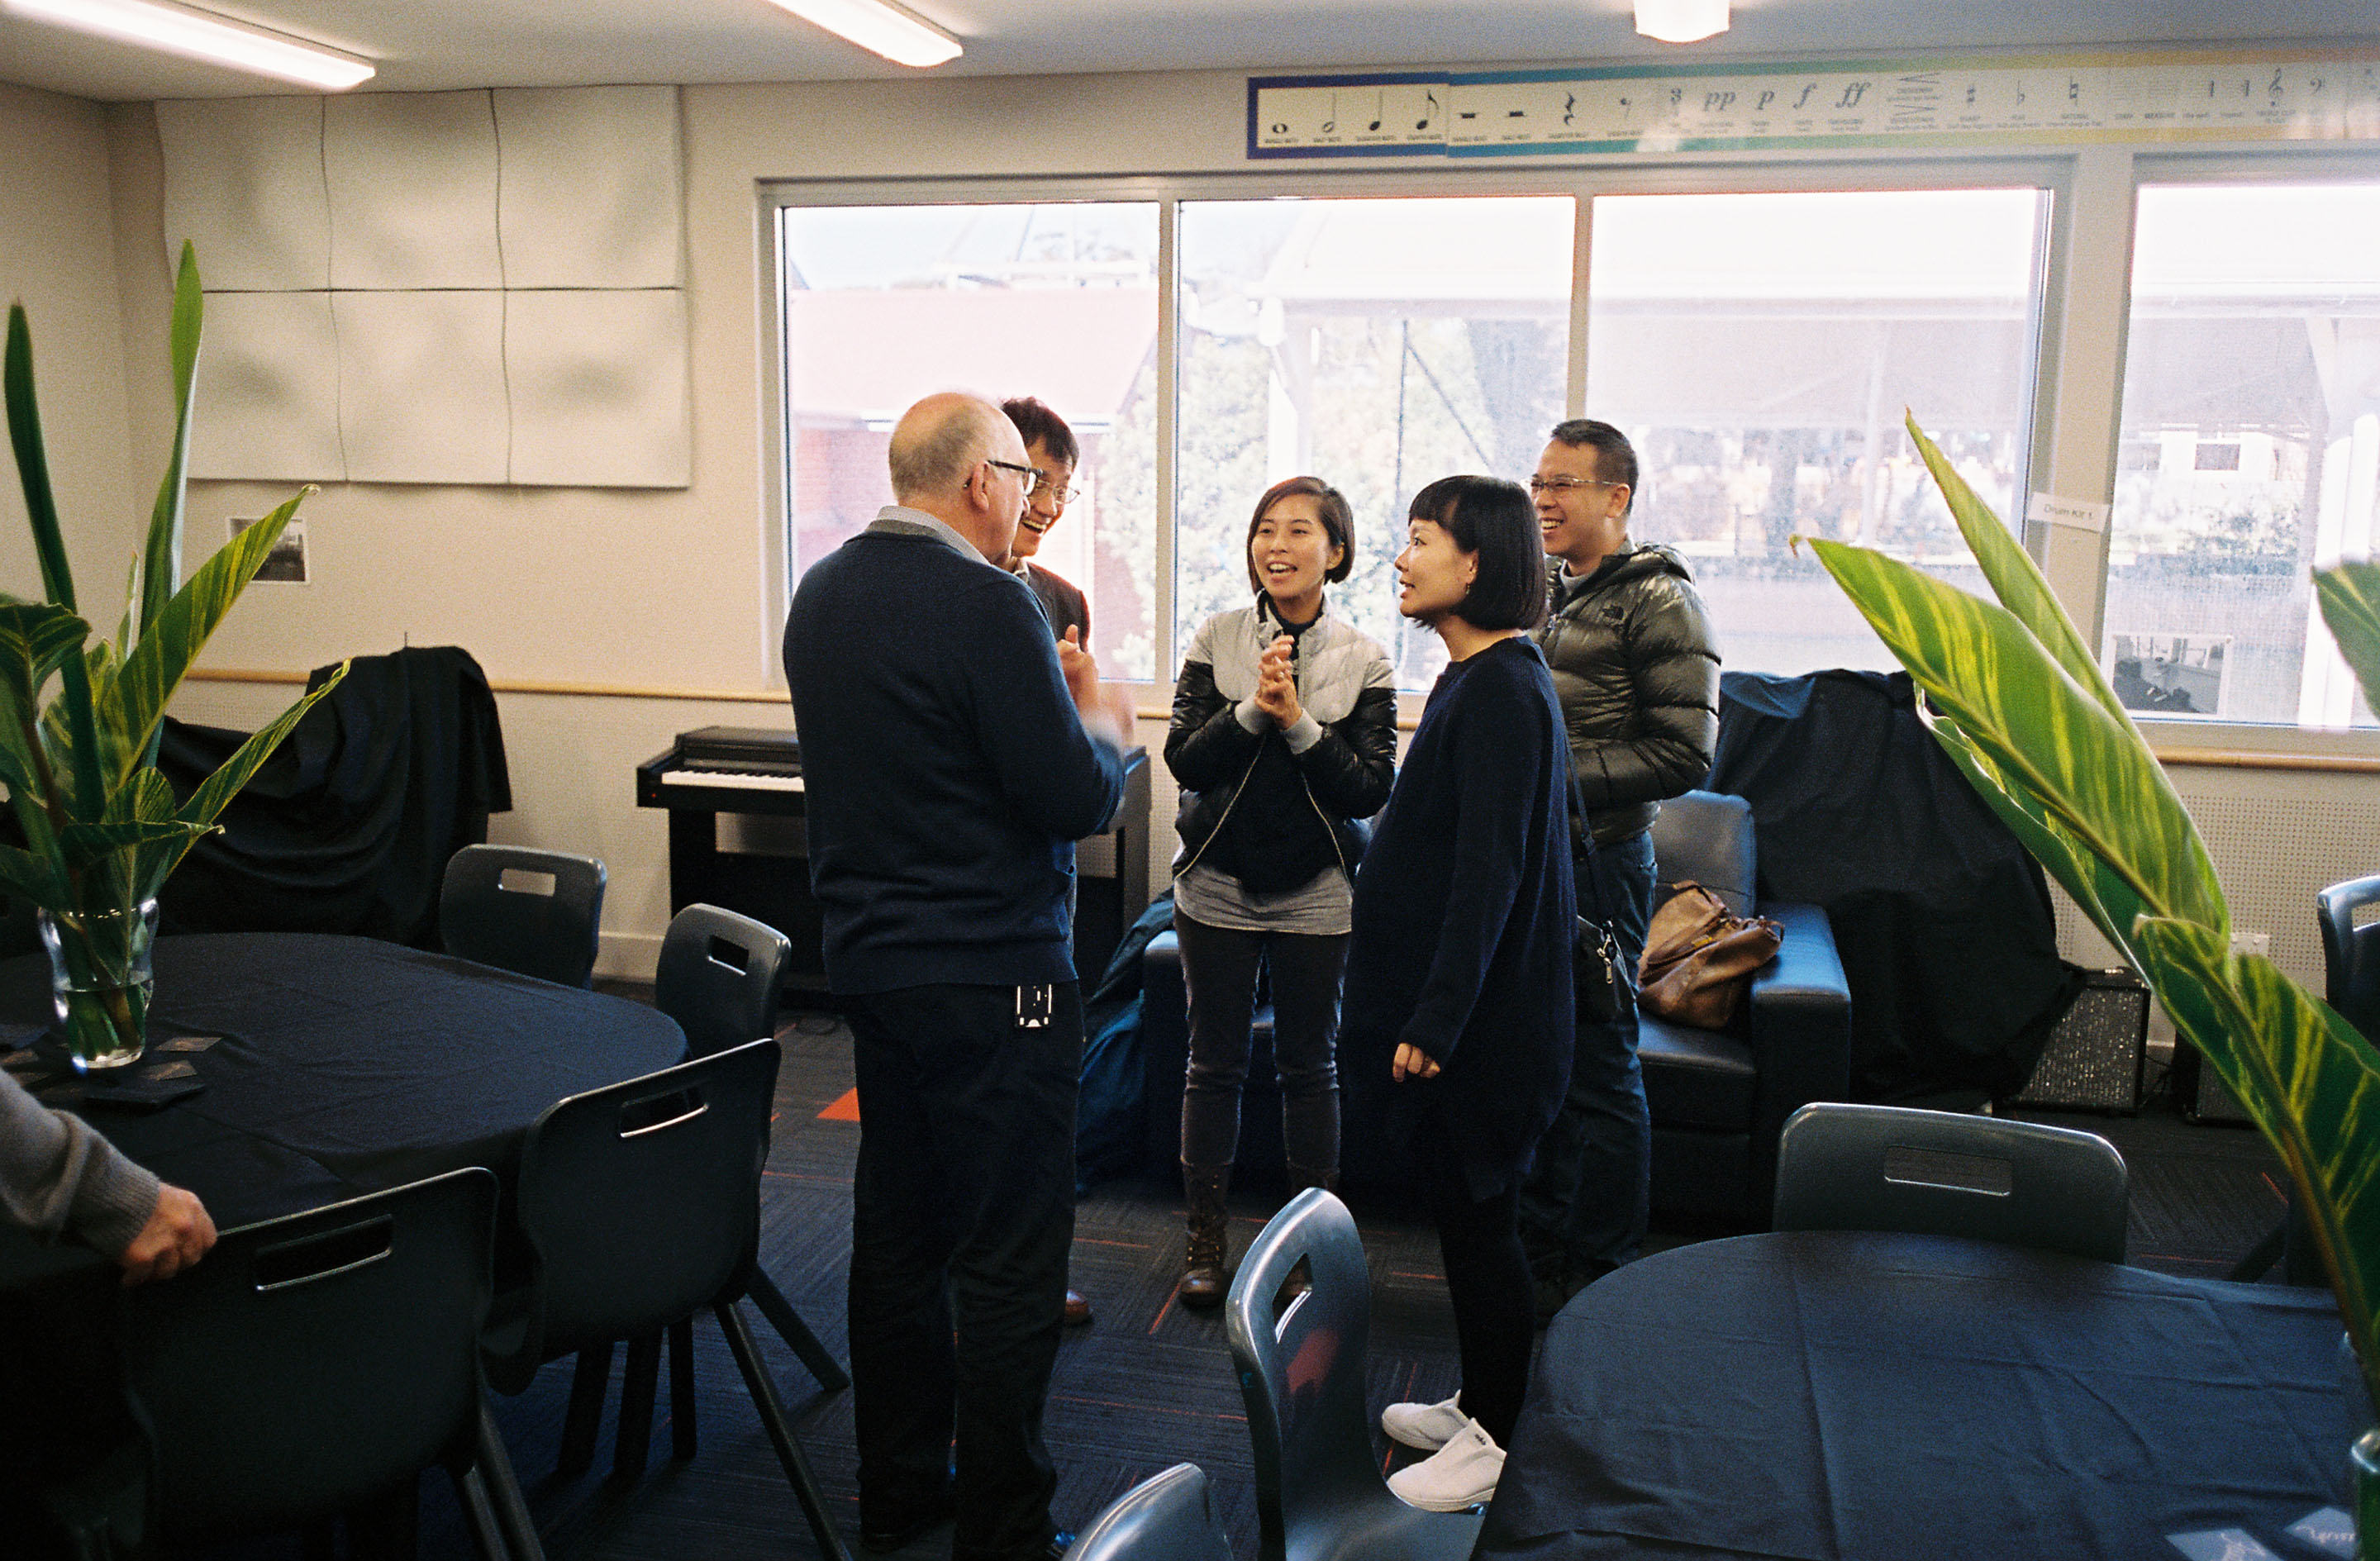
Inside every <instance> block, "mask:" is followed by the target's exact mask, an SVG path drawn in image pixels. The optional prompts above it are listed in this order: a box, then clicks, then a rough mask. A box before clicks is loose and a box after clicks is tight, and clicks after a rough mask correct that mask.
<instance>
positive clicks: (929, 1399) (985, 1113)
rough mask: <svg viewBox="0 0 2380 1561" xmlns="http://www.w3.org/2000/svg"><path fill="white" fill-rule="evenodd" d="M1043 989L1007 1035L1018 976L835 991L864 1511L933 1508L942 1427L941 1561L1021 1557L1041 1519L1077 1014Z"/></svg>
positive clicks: (884, 1521) (1067, 1197)
mask: <svg viewBox="0 0 2380 1561" xmlns="http://www.w3.org/2000/svg"><path fill="white" fill-rule="evenodd" d="M1051 992H1052V994H1053V1000H1052V1002H1051V1005H1050V1007H1051V1014H1050V1023H1049V1024H1048V1025H1047V1026H1045V1027H1042V1028H1039V1029H1023V1028H1019V1027H1018V1025H1017V1023H1016V1007H1017V997H1016V988H1015V987H1014V986H915V987H909V988H907V989H905V990H902V991H897V992H880V993H874V994H871V995H869V996H867V997H858V998H849V999H847V1006H848V1011H849V1015H850V1020H851V1031H852V1054H853V1058H854V1060H855V1061H856V1063H857V1065H858V1074H859V1119H860V1129H859V1160H858V1166H857V1168H856V1171H855V1173H854V1176H853V1181H852V1210H851V1290H850V1330H851V1378H852V1402H853V1410H854V1415H855V1418H856V1422H857V1434H858V1442H859V1504H860V1522H861V1524H862V1526H863V1527H865V1528H870V1529H880V1530H883V1529H897V1528H900V1527H903V1526H905V1524H907V1523H908V1522H910V1521H912V1520H914V1519H916V1517H917V1515H918V1514H919V1513H920V1512H921V1511H924V1510H927V1509H929V1508H930V1507H933V1506H934V1505H936V1504H938V1503H939V1502H941V1499H942V1494H943V1491H944V1489H945V1486H946V1483H947V1482H948V1479H949V1473H948V1470H949V1469H950V1467H951V1449H952V1442H953V1435H955V1438H956V1442H957V1448H958V1487H957V1491H956V1496H957V1506H958V1531H957V1534H956V1536H955V1538H954V1539H953V1543H952V1547H951V1554H952V1555H953V1557H954V1558H955V1561H1007V1558H1009V1557H1013V1556H1021V1555H1029V1554H1032V1553H1034V1552H1036V1551H1037V1550H1038V1549H1039V1548H1040V1547H1041V1546H1043V1545H1045V1544H1047V1543H1048V1542H1049V1539H1050V1534H1051V1533H1052V1532H1054V1531H1055V1530H1054V1525H1052V1523H1051V1522H1050V1493H1051V1492H1052V1491H1053V1490H1055V1489H1056V1486H1057V1476H1056V1474H1055V1473H1054V1471H1053V1470H1051V1468H1050V1454H1049V1450H1048V1449H1047V1448H1046V1447H1045V1446H1043V1445H1042V1440H1041V1413H1042V1406H1043V1401H1044V1400H1045V1399H1046V1398H1047V1397H1048V1395H1049V1391H1050V1368H1051V1366H1052V1364H1053V1363H1054V1362H1055V1361H1056V1360H1057V1355H1058V1329H1059V1326H1060V1320H1061V1316H1062V1313H1063V1311H1064V1304H1065V1299H1066V1254H1067V1249H1068V1247H1069V1246H1070V1245H1071V1243H1072V1242H1073V1240H1074V1233H1075V1089H1076V1081H1077V1079H1078V1077H1079V1075H1080V1072H1081V1069H1082V1054H1083V1007H1082V998H1081V992H1080V989H1079V987H1078V986H1076V985H1075V983H1073V982H1068V983H1066V984H1065V985H1063V986H1056V987H1053V988H1051ZM954 1331H955V1336H956V1337H955V1340H954V1339H953V1332H954Z"/></svg>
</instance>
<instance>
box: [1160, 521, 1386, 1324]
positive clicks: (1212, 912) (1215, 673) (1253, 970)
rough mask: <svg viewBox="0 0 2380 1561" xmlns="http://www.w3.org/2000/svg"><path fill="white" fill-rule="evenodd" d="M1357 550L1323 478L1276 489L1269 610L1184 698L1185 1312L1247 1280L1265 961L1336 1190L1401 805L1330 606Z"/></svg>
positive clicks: (1302, 1172)
mask: <svg viewBox="0 0 2380 1561" xmlns="http://www.w3.org/2000/svg"><path fill="white" fill-rule="evenodd" d="M1247 558H1248V582H1249V584H1250V585H1251V586H1253V587H1255V590H1256V601H1255V604H1254V605H1252V606H1249V607H1243V608H1238V609H1234V610H1233V611H1228V612H1219V613H1217V614H1215V616H1214V617H1212V618H1209V619H1208V620H1207V622H1206V623H1205V624H1203V625H1202V626H1201V627H1200V628H1199V630H1198V634H1197V637H1196V639H1194V640H1193V641H1192V642H1191V645H1190V651H1189V654H1188V655H1187V656H1186V657H1184V659H1183V664H1182V678H1181V681H1180V682H1179V683H1178V684H1176V685H1175V686H1174V690H1173V725H1172V732H1170V733H1169V734H1168V735H1167V737H1166V740H1165V763H1166V766H1167V768H1170V769H1172V771H1173V778H1174V780H1177V781H1179V782H1180V783H1181V786H1182V792H1183V796H1182V805H1181V810H1180V812H1179V814H1178V815H1177V816H1176V827H1177V828H1178V829H1179V830H1180V831H1181V835H1182V850H1181V853H1180V854H1179V855H1177V856H1176V857H1175V858H1174V862H1173V905H1174V910H1173V928H1174V932H1175V934H1176V936H1177V937H1178V938H1180V939H1181V943H1182V977H1183V981H1184V985H1185V986H1188V988H1189V998H1190V1066H1189V1076H1188V1078H1187V1079H1186V1080H1185V1081H1184V1087H1183V1091H1182V1184H1183V1191H1184V1195H1185V1196H1186V1198H1187V1199H1188V1202H1189V1214H1188V1224H1189V1237H1188V1241H1187V1245H1186V1251H1185V1252H1184V1261H1183V1273H1182V1303H1183V1304H1184V1306H1191V1307H1197V1308H1201V1309H1203V1308H1207V1307H1213V1306H1220V1305H1221V1304H1222V1301H1223V1295H1224V1292H1225V1290H1226V1289H1228V1288H1229V1284H1230V1277H1229V1274H1228V1272H1227V1269H1226V1265H1225V1259H1226V1252H1225V1249H1224V1210H1223V1195H1224V1193H1225V1192H1226V1190H1227V1189H1228V1188H1229V1186H1230V1183H1231V1176H1232V1161H1233V1155H1234V1152H1235V1150H1236V1149H1237V1147H1238V1144H1239V1138H1240V1087H1241V1085H1242V1084H1243V1083H1245V1080H1246V1078H1247V1071H1248V1033H1249V1023H1250V1020H1251V1017H1252V1014H1253V1012H1254V1007H1255V1001H1256V982H1257V959H1258V957H1259V956H1262V957H1263V958H1264V959H1265V961H1266V962H1267V963H1268V964H1269V967H1270V970H1271V973H1272V1008H1273V1059H1274V1063H1275V1065H1276V1067H1277V1068H1278V1070H1279V1073H1280V1079H1281V1141H1282V1144H1283V1146H1284V1147H1285V1148H1286V1150H1287V1151H1288V1159H1289V1180H1290V1188H1291V1191H1292V1192H1296V1191H1300V1190H1302V1189H1304V1188H1307V1187H1329V1186H1332V1185H1334V1184H1336V1182H1337V1180H1338V1176H1339V1075H1338V1071H1337V1068H1336V1066H1335V1064H1334V1062H1333V1059H1332V1055H1331V1041H1332V1035H1333V1032H1334V1031H1335V1029H1336V1028H1337V1023H1338V1017H1339V974H1340V970H1341V968H1342V965H1343V964H1344V962H1345V959H1346V951H1347V926H1348V922H1347V917H1348V896H1349V884H1350V881H1351V879H1352V877H1353V876H1354V870H1355V863H1356V859H1357V858H1358V857H1359V856H1360V855H1361V854H1362V852H1363V840H1364V837H1363V831H1362V829H1360V828H1359V827H1358V826H1357V824H1356V823H1355V820H1357V819H1362V818H1368V817H1371V816H1372V815H1373V814H1374V813H1376V812H1378V810H1379V806H1380V805H1381V804H1382V803H1383V802H1385V801H1386V800H1388V795H1389V786H1390V782H1391V781H1392V780H1393V779H1394V777H1395V774H1396V752H1397V733H1396V681H1395V675H1394V674H1393V673H1392V672H1390V667H1389V659H1388V657H1387V656H1386V655H1385V654H1383V653H1382V652H1381V649H1380V647H1379V646H1378V645H1377V644H1376V643H1374V642H1373V641H1372V639H1371V638H1370V637H1369V636H1367V635H1364V634H1363V633H1362V632H1360V631H1359V630H1357V629H1356V628H1354V626H1353V625H1352V624H1350V623H1346V622H1345V621H1344V620H1342V619H1341V618H1338V617H1336V616H1334V615H1333V614H1332V613H1331V612H1330V611H1329V610H1328V609H1327V608H1326V607H1325V605H1324V603H1323V596H1322V592H1323V587H1324V586H1325V585H1326V584H1335V583H1337V582H1338V581H1341V580H1344V579H1345V578H1346V577H1347V572H1348V570H1349V569H1350V568H1351V567H1352V566H1353V564H1354V514H1353V512H1352V511H1351V510H1350V509H1349V508H1348V504H1347V501H1346V500H1345V499H1343V498H1342V497H1341V496H1340V493H1339V490H1337V489H1335V488H1332V487H1331V486H1330V484H1328V483H1326V482H1324V481H1322V480H1321V479H1320V478H1312V477H1293V478H1290V479H1289V480H1287V481H1285V482H1281V483H1276V484H1275V485H1274V486H1273V487H1272V488H1271V489H1269V490H1267V491H1266V493H1265V496H1264V498H1263V499H1262V500H1260V501H1259V502H1257V508H1256V514H1255V516H1254V517H1253V518H1252V519H1251V520H1250V521H1249V522H1248V541H1247Z"/></svg>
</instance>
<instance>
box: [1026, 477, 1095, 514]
mask: <svg viewBox="0 0 2380 1561" xmlns="http://www.w3.org/2000/svg"><path fill="white" fill-rule="evenodd" d="M1033 475H1034V477H1035V478H1038V479H1039V480H1038V481H1036V482H1035V483H1034V484H1033V491H1032V492H1031V493H1029V494H1027V495H1026V497H1028V498H1038V497H1040V496H1041V495H1042V494H1044V493H1046V494H1048V495H1049V496H1050V502H1051V503H1053V504H1055V505H1057V506H1058V507H1059V508H1060V509H1064V508H1065V507H1066V505H1067V503H1068V502H1070V501H1071V500H1072V499H1073V498H1074V497H1075V494H1077V493H1079V492H1081V491H1082V490H1081V489H1079V488H1075V487H1073V486H1071V485H1069V484H1066V483H1062V482H1060V481H1059V480H1058V479H1057V478H1054V477H1051V476H1050V474H1049V473H1048V472H1045V471H1043V470H1042V469H1041V468H1040V467H1038V466H1036V467H1034V468H1033Z"/></svg>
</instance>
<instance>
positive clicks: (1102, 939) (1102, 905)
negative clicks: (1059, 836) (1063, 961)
mask: <svg viewBox="0 0 2380 1561" xmlns="http://www.w3.org/2000/svg"><path fill="white" fill-rule="evenodd" d="M637 806H639V807H652V808H660V809H662V810H663V811H665V812H667V813H668V815H669V832H670V914H673V915H674V914H677V913H678V912H679V911H682V910H684V909H685V908H686V906H688V905H694V904H707V905H719V906H723V907H724V908H726V909H727V910H730V911H735V912H738V913H740V914H744V915H747V916H750V917H752V918H753V919H754V920H756V921H759V922H764V923H766V924H767V925H769V926H773V927H775V928H776V929H777V930H778V931H780V932H783V934H784V935H785V936H786V937H787V938H791V939H792V940H793V944H794V965H793V973H792V975H791V976H790V977H789V979H788V982H787V985H788V986H791V987H793V988H795V989H797V990H807V991H814V992H815V991H823V990H824V989H825V986H826V964H825V961H824V959H823V957H822V956H821V955H820V951H819V950H820V933H821V918H820V909H819V904H818V902H817V901H816V900H815V899H813V898H812V897H811V895H810V875H809V861H808V858H807V853H805V851H804V849H803V844H802V840H801V834H802V829H801V821H802V819H803V817H805V814H806V811H807V798H806V797H805V795H804V793H803V791H802V760H801V743H800V741H799V739H798V738H796V737H795V734H794V733H793V732H790V731H778V730H774V729H770V728H756V727H735V726H709V727H703V728H701V729H699V730H698V731H694V732H684V733H681V734H680V735H679V737H678V739H677V741H676V742H675V743H674V744H671V745H670V747H669V748H668V750H667V751H665V752H662V753H659V754H655V755H654V756H652V757H651V758H650V759H647V760H646V761H645V762H644V763H643V764H640V765H638V766H637ZM1075 873H1076V883H1077V885H1078V886H1079V889H1080V895H1079V902H1078V904H1077V905H1076V907H1075V970H1076V972H1077V973H1078V974H1080V976H1081V978H1082V980H1083V983H1084V984H1085V986H1088V985H1089V984H1090V983H1092V982H1095V981H1097V980H1098V979H1099V974H1100V973H1101V972H1102V971H1104V970H1106V968H1107V962H1108V958H1109V956H1110V955H1111V954H1112V953H1113V952H1114V951H1115V947H1116V945H1117V944H1118V943H1120V942H1122V941H1123V935H1124V933H1125V932H1126V931H1127V930H1128V929H1129V928H1130V927H1131V926H1132V924H1133V923H1134V921H1135V920H1136V919H1138V917H1139V915H1140V913H1141V912H1142V911H1143V910H1145V909H1147V905H1148V753H1147V749H1144V748H1135V749H1134V750H1133V751H1132V753H1131V754H1129V755H1128V756H1126V758H1125V761H1124V796H1123V805H1122V806H1121V807H1119V808H1118V809H1117V810H1116V816H1115V817H1114V818H1112V819H1111V820H1109V827H1108V828H1107V829H1105V830H1103V831H1101V832H1100V833H1099V834H1096V835H1093V836H1091V837H1089V838H1088V839H1087V840H1085V841H1081V842H1080V843H1079V845H1078V847H1077V850H1076V852H1075Z"/></svg>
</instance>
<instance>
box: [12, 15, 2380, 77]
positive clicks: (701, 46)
mask: <svg viewBox="0 0 2380 1561" xmlns="http://www.w3.org/2000/svg"><path fill="white" fill-rule="evenodd" d="M909 4H910V6H911V8H913V9H915V10H916V11H917V12H918V13H919V14H921V15H923V16H926V17H928V18H930V19H932V20H933V21H935V22H937V23H939V24H941V26H942V27H943V28H945V29H947V30H949V31H951V32H953V33H954V34H956V35H957V36H958V37H959V38H960V39H961V40H963V41H964V42H965V45H966V54H965V56H964V57H963V58H961V59H959V60H957V61H955V62H953V64H951V65H948V66H944V67H941V68H940V69H939V70H937V71H935V72H933V73H932V74H936V75H965V76H1024V75H1044V74H1052V73H1071V72H1077V71H1110V70H1179V69H1206V68H1221V69H1243V68H1245V69H1282V68H1291V69H1294V68H1306V67H1342V66H1343V67H1364V66H1385V65H1416V66H1437V65H1475V64H1490V63H1506V62H1547V63H1563V64H1574V63H1595V62H1603V61H1610V60H1629V59H1649V58H1655V57H1661V58H1667V59H1672V60H1677V61H1680V62H1688V61H1703V60H1709V59H1714V58H1730V57H1742V56H1751V55H1789V56H1799V57H1808V58H1841V57H1846V56H1857V55H1859V54H1864V53H1873V52H1876V51H1895V52H1898V51H1902V50H1920V51H1940V50H1954V49H1970V48H1979V47H1981V48H1998V47H2008V46H2030V47H2049V48H2060V49H2064V48H2072V47H2077V46H2091V45H2107V44H2118V45H2122V44H2171V43H2226V42H2241V41H2244V40H2247V39H2252V38H2253V39H2254V40H2257V41H2262V42H2274V41H2280V40H2290V41H2304V42H2361V43H2364V44H2367V45H2368V44H2373V43H2375V42H2380V6H2375V5H2374V0H2286V3H2285V4H2278V5H2267V6H2256V7H2253V8H2251V7H2248V6H2241V5H2240V3H2239V0H1969V3H1966V4H1959V3H1955V0H1735V27H1734V29H1733V30H1732V31H1730V32H1729V33H1727V34H1725V35H1723V36H1722V37H1719V38H1717V39H1714V40H1711V41H1709V42H1704V43H1697V44H1692V45H1688V46H1686V47H1684V48H1674V47H1671V46H1670V45H1665V44H1658V43H1654V42H1650V41H1648V40H1645V39H1641V38H1638V37H1637V36H1636V34H1635V32H1634V30H1633V27H1632V26H1631V22H1630V0H1472V3H1470V4H1467V5H1463V4H1448V3H1445V0H909ZM207 8H209V9H212V10H215V11H218V12H221V13H223V14H225V15H227V16H234V17H237V18H241V19H243V20H247V21H252V22H257V23H260V24H261V25H264V26H267V27H272V28H274V29H276V30H281V31H285V32H289V33H293V34H295V35H297V36H298V37H301V38H308V39H312V40H314V41H316V42H323V43H328V44H331V45H333V46H334V47H336V48H340V49H345V50H347V51H349V52H351V53H354V54H363V55H366V56H368V57H370V58H371V59H373V60H376V61H378V62H379V65H380V74H379V76H378V77H377V78H376V79H374V80H373V81H372V82H371V83H370V86H369V87H368V88H366V89H365V90H366V91H373V90H378V91H437V90H441V89H447V88H457V87H491V86H495V87H503V86H518V87H545V86H577V85H591V84H597V83H604V82H625V81H653V82H719V81H814V80H842V79H870V78H889V77H898V76H903V75H908V74H913V73H911V72H907V71H905V70H903V69H902V68H900V67H895V66H890V65H886V64H884V63H883V62H882V61H880V60H878V59H877V58H876V57H875V56H873V55H871V54H865V53H863V52H862V51H860V50H858V49H856V48H854V47H852V46H851V45H849V44H847V43H844V42H842V41H841V40H839V39H835V38H832V37H830V36H828V35H827V34H825V33H822V32H820V31H819V30H816V29H815V28H812V27H811V26H809V25H808V24H807V23H806V22H803V21H800V20H798V19H797V18H794V17H792V16H790V15H788V14H786V13H785V12H783V11H781V10H779V9H778V8H776V7H775V6H771V5H770V4H768V3H767V0H210V3H209V5H208V6H207ZM0 81H8V82H14V83H17V84H18V85H20V86H27V87H39V88H44V89H47V90H49V91H57V92H65V93H67V94H70V95H72V96H76V97H83V98H92V99H97V100H101V101H108V102H114V101H123V100H140V99H150V98H177V97H224V96H237V95H241V94H247V93H255V92H285V91H295V90H297V89H293V88H289V87H285V86H282V85H279V84H277V83H273V82H269V81H264V80H262V79H259V78H255V77H249V76H243V75H239V74H237V73H236V72H232V71H227V70H220V69H216V68H214V67H210V66H202V65H196V64H190V63H186V62H183V61H178V60H175V59H171V58H169V57H167V56H165V55H162V54H147V53H143V52H141V51H138V50H135V49H132V48H129V47H128V46H125V45H121V44H116V43H111V42H103V41H102V40H99V39H93V38H86V37H83V36H81V35H79V34H76V33H71V32H65V31H61V30H57V29H55V28H50V27H44V26H40V25H37V24H35V23H32V22H29V21H25V20H22V19H19V18H16V17H12V16H8V15H6V14H5V13H0Z"/></svg>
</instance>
